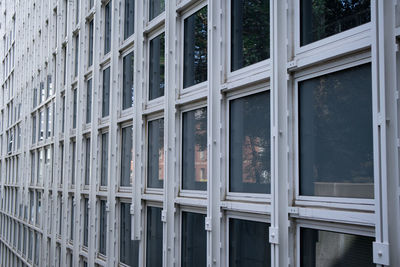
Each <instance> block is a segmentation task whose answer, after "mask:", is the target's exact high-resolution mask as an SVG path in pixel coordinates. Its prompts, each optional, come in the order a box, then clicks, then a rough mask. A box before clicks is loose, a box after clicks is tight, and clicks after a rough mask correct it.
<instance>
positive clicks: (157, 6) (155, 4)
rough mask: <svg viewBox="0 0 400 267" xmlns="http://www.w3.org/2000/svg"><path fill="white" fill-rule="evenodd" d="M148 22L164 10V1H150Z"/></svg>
mask: <svg viewBox="0 0 400 267" xmlns="http://www.w3.org/2000/svg"><path fill="white" fill-rule="evenodd" d="M149 2H150V7H149V21H150V20H152V19H154V18H155V17H157V16H158V15H160V14H161V13H163V12H164V10H165V0H150V1H149Z"/></svg>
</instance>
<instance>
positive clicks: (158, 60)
mask: <svg viewBox="0 0 400 267" xmlns="http://www.w3.org/2000/svg"><path fill="white" fill-rule="evenodd" d="M149 64H150V66H149V100H152V99H155V98H157V97H160V96H163V95H164V87H165V33H162V34H160V35H158V36H157V37H155V38H153V39H152V40H151V41H150V60H149Z"/></svg>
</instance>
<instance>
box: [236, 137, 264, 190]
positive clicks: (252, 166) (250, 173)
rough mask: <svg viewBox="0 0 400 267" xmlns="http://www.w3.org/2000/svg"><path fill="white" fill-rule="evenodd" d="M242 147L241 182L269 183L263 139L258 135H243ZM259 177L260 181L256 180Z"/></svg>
mask: <svg viewBox="0 0 400 267" xmlns="http://www.w3.org/2000/svg"><path fill="white" fill-rule="evenodd" d="M244 139H245V140H244V144H243V148H242V153H243V154H242V158H243V164H242V168H243V182H244V183H257V182H258V183H261V184H266V183H270V181H271V175H270V173H269V172H268V170H267V166H266V164H267V157H266V151H265V148H264V147H263V146H265V141H264V140H261V138H260V137H251V136H245V138H244ZM257 179H260V181H257Z"/></svg>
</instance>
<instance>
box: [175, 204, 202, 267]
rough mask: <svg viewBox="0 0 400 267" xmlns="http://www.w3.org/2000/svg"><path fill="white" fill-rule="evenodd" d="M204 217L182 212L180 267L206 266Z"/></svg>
mask: <svg viewBox="0 0 400 267" xmlns="http://www.w3.org/2000/svg"><path fill="white" fill-rule="evenodd" d="M205 218H206V215H205V214H201V213H193V212H182V259H181V266H182V267H196V266H199V267H201V266H206V265H207V233H206V230H205V228H204V222H205Z"/></svg>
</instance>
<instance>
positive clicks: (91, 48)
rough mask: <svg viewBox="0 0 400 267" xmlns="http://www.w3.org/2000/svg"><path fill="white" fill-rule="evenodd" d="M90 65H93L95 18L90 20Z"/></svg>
mask: <svg viewBox="0 0 400 267" xmlns="http://www.w3.org/2000/svg"><path fill="white" fill-rule="evenodd" d="M88 50H89V51H88V66H89V67H90V66H92V65H93V20H91V21H90V22H89V49H88Z"/></svg>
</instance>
